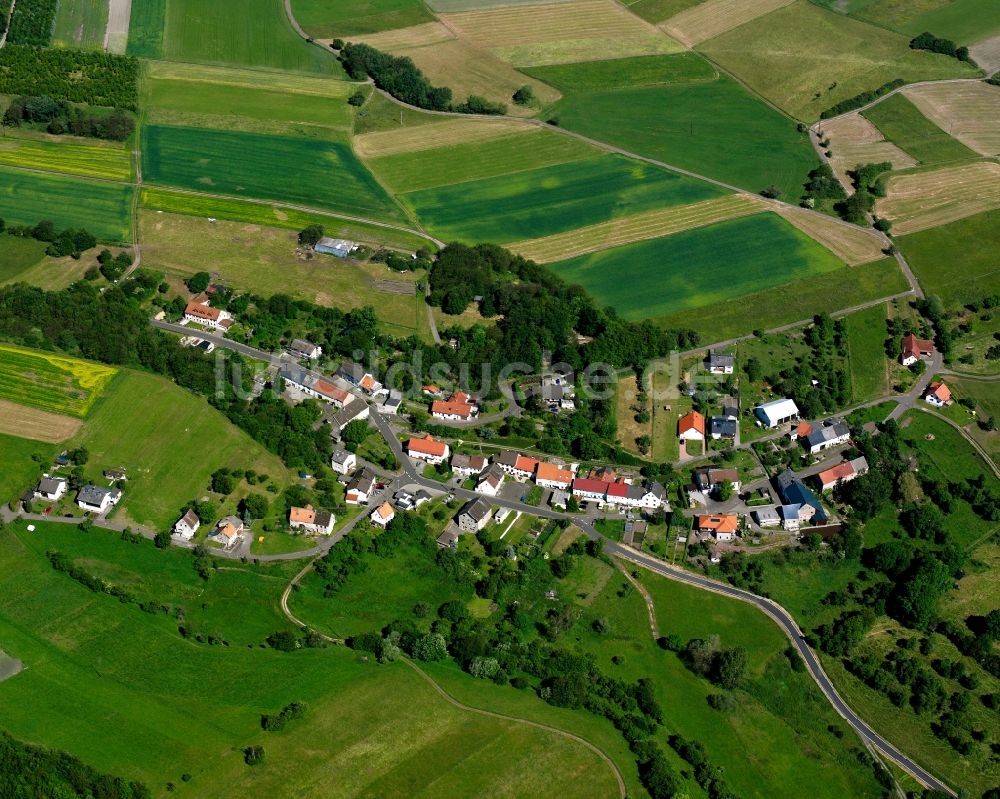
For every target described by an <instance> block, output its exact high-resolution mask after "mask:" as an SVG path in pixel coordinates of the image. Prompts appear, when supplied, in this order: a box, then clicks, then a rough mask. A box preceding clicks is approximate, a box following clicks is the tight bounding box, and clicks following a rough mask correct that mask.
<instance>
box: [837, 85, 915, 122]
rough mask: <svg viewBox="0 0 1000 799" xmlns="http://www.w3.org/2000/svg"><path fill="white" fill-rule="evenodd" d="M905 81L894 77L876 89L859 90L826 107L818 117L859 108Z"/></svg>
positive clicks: (839, 113) (838, 114)
mask: <svg viewBox="0 0 1000 799" xmlns="http://www.w3.org/2000/svg"><path fill="white" fill-rule="evenodd" d="M904 83H906V81H905V80H903V79H902V78H896V79H895V80H891V81H889V82H888V83H883V84H882V85H881V86H879V87H878V88H877V89H872V90H871V91H867V92H861V94H856V95H854V97H849V98H847V99H846V100H841V101H840V102H839V103H837V104H836V105H834V106H831V107H830V108H828V109H826V111H824V112H823V113H822V114H820V115H819V118H820V119H829V118H830V117H836V116H840V115H841V114H845V113H847V112H848V111H853V110H854V109H855V108H861V106H863V105H868V103H870V102H871V101H872V100H877V99H878V98H879V97H881V96H882V95H884V94H888V93H889V92H891V91H892V90H893V89H898V88H899V87H900V86H902V85H903V84H904Z"/></svg>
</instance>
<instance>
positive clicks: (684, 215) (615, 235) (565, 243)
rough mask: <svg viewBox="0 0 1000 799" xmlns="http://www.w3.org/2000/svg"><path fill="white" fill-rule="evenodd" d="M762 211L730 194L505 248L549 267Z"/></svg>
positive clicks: (753, 202) (755, 200)
mask: <svg viewBox="0 0 1000 799" xmlns="http://www.w3.org/2000/svg"><path fill="white" fill-rule="evenodd" d="M764 207H766V203H765V202H764V201H763V200H760V199H758V198H756V197H751V196H748V195H744V194H730V195H727V196H725V197H719V198H716V199H712V200H703V201H702V202H698V203H692V204H691V205H675V206H672V207H670V208H660V209H657V210H654V211H647V212H645V213H642V214H636V215H634V216H625V217H621V218H619V219H614V220H612V221H610V222H602V223H600V224H597V225H591V226H590V227H585V228H579V229H577V230H571V231H568V232H566V233H557V234H555V235H554V236H546V237H545V238H540V239H532V240H529V241H519V242H515V243H514V244H511V245H509V248H510V249H511V250H513V251H514V252H516V253H519V254H520V255H523V256H524V257H525V258H530V259H531V260H533V261H538V262H540V263H549V262H551V261H561V260H564V259H566V258H575V257H576V256H578V255H585V254H587V253H590V252H596V251H597V250H604V249H608V248H610V247H619V246H621V245H623V244H630V243H631V242H634V241H645V240H647V239H656V238H660V237H662V236H669V235H672V234H674V233H680V232H681V231H683V230H691V229H693V228H698V227H706V226H707V225H712V224H714V223H716V222H722V221H724V220H726V219H735V218H737V217H741V216H749V215H750V214H756V213H759V212H760V211H761V210H762V209H763V208H764Z"/></svg>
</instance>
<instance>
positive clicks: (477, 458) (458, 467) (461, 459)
mask: <svg viewBox="0 0 1000 799" xmlns="http://www.w3.org/2000/svg"><path fill="white" fill-rule="evenodd" d="M488 464H489V460H488V459H487V458H484V457H483V456H482V455H466V454H465V453H462V452H456V453H455V454H454V455H452V456H451V470H452V472H454V473H455V475H456V476H458V477H461V478H463V479H464V478H469V477H475V476H476V475H477V474H480V473H481V472H482V471H483V469H485V468H486V467H487V465H488Z"/></svg>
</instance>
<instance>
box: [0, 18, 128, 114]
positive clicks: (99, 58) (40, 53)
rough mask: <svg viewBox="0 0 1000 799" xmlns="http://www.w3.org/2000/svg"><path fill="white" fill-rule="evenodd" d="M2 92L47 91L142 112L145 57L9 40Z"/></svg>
mask: <svg viewBox="0 0 1000 799" xmlns="http://www.w3.org/2000/svg"><path fill="white" fill-rule="evenodd" d="M20 7H21V3H20V2H19V3H18V4H17V8H18V9H20ZM12 26H13V23H12ZM0 94H23V95H32V96H36V97H37V96H40V95H45V96H48V97H53V98H55V99H56V100H68V101H69V102H71V103H87V104H89V105H99V106H107V107H110V108H123V109H128V110H129V111H136V110H138V105H139V61H138V59H135V58H132V57H131V56H122V55H114V54H112V53H102V52H99V51H84V50H64V49H58V50H43V49H41V48H38V47H19V46H15V45H11V44H9V43H8V45H7V46H6V47H4V48H3V49H2V50H0Z"/></svg>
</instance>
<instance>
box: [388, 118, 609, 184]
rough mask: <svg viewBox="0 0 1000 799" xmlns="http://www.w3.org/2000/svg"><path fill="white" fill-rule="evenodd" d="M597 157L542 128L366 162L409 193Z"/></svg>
mask: <svg viewBox="0 0 1000 799" xmlns="http://www.w3.org/2000/svg"><path fill="white" fill-rule="evenodd" d="M599 155H601V151H600V150H598V149H597V148H596V147H593V146H592V145H589V144H586V143H585V142H581V141H580V140H579V139H574V138H571V137H569V136H563V135H561V134H558V133H553V132H551V131H547V130H545V129H543V128H528V129H527V130H523V131H521V132H517V133H512V134H510V135H507V136H502V137H500V138H493V139H489V140H486V141H472V142H470V143H468V144H453V145H450V146H447V147H440V148H436V149H433V150H421V151H419V152H415V153H400V154H398V155H386V156H382V157H379V158H372V159H369V160H368V166H369V167H370V168H371V170H372V171H373V172H374V173H375V174H376V175H378V177H379V178H380V179H381V180H382V182H383V183H384V184H385V185H386V186H388V187H389V188H390V189H391V190H392V191H395V192H410V191H419V190H422V189H430V188H434V187H436V186H448V185H451V184H454V183H465V182H468V181H479V180H485V179H488V178H493V177H497V176H500V175H512V174H515V173H517V172H524V171H527V170H531V169H538V168H540V167H546V166H552V165H556V164H565V163H569V162H571V161H582V160H584V159H589V158H594V157H596V156H599Z"/></svg>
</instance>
